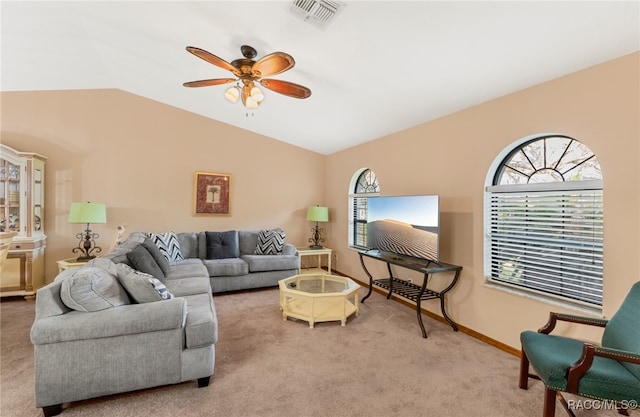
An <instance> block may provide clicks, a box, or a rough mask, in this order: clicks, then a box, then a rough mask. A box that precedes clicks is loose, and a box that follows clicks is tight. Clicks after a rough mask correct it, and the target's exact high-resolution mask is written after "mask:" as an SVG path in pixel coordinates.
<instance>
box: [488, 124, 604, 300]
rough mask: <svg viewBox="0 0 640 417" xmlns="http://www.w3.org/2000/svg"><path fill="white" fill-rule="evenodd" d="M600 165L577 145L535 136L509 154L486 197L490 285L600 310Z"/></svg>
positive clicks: (588, 151) (566, 141)
mask: <svg viewBox="0 0 640 417" xmlns="http://www.w3.org/2000/svg"><path fill="white" fill-rule="evenodd" d="M602 197H603V193H602V180H601V174H600V166H599V164H598V163H597V159H596V158H595V155H593V153H592V152H591V151H590V150H589V149H588V148H587V147H586V146H584V145H583V144H581V143H580V142H578V141H576V140H574V139H571V138H568V137H564V136H553V137H543V138H537V139H534V140H533V141H529V142H527V143H525V144H523V145H521V146H519V147H517V148H516V149H514V151H512V152H511V153H510V154H509V155H508V156H507V158H505V160H504V161H503V162H502V163H501V164H500V166H499V167H498V170H497V174H496V176H495V177H494V184H493V185H492V186H488V187H487V189H486V194H485V208H486V211H485V228H486V232H487V233H486V249H485V251H486V252H485V255H486V257H487V261H486V262H485V272H486V275H487V277H488V279H489V280H490V281H492V282H495V283H499V284H503V285H508V286H512V287H517V288H521V289H524V290H526V291H532V292H536V293H542V294H545V295H550V296H553V297H560V298H562V299H566V300H571V301H573V302H579V303H583V304H587V305H592V306H601V305H602V286H603V269H602V266H603V200H602Z"/></svg>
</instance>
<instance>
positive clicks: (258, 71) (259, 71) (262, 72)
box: [251, 52, 296, 78]
mask: <svg viewBox="0 0 640 417" xmlns="http://www.w3.org/2000/svg"><path fill="white" fill-rule="evenodd" d="M295 64H296V61H294V59H293V57H292V56H291V55H289V54H285V53H284V52H274V53H272V54H269V55H267V56H264V57H262V58H260V59H259V60H257V61H256V63H255V64H253V67H251V75H252V76H253V77H256V78H260V77H267V76H269V75H275V74H280V73H281V72H285V71H287V70H290V69H291V68H293V66H294V65H295Z"/></svg>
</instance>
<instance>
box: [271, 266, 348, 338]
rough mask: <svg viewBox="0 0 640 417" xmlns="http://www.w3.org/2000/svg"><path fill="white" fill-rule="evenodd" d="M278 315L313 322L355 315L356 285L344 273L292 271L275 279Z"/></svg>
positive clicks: (345, 318)
mask: <svg viewBox="0 0 640 417" xmlns="http://www.w3.org/2000/svg"><path fill="white" fill-rule="evenodd" d="M278 285H279V287H280V309H281V310H282V319H283V320H287V318H288V317H293V318H296V319H299V320H304V321H308V322H309V328H311V329H313V326H314V325H315V323H318V322H323V321H340V322H341V324H342V326H344V325H345V324H346V323H347V318H348V317H349V316H351V315H352V314H354V313H355V315H356V316H357V315H358V302H359V301H358V300H359V298H358V290H359V289H360V285H358V284H356V283H355V282H354V281H353V280H351V279H350V278H347V277H341V276H337V275H328V274H304V275H294V276H292V277H289V278H285V279H282V280H280V281H278Z"/></svg>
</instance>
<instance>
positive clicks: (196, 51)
mask: <svg viewBox="0 0 640 417" xmlns="http://www.w3.org/2000/svg"><path fill="white" fill-rule="evenodd" d="M186 49H187V51H188V52H191V53H192V54H193V55H195V56H197V57H198V58H200V59H204V60H205V61H207V62H208V63H210V64H213V65H215V66H217V67H220V68H222V69H225V70H227V71H231V72H232V73H234V74H235V75H237V76H240V74H241V72H240V70H238V69H237V68H236V67H234V66H233V65H231V64H230V63H229V62H227V61H225V60H224V59H222V58H219V57H217V56H215V55H214V54H212V53H211V52H207V51H205V50H204V49H200V48H196V47H195V46H187V48H186Z"/></svg>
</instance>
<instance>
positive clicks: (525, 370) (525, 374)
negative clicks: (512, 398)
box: [518, 350, 529, 389]
mask: <svg viewBox="0 0 640 417" xmlns="http://www.w3.org/2000/svg"><path fill="white" fill-rule="evenodd" d="M518 385H519V386H520V388H521V389H527V388H529V358H527V354H526V353H524V350H522V351H520V382H519V384H518Z"/></svg>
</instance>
